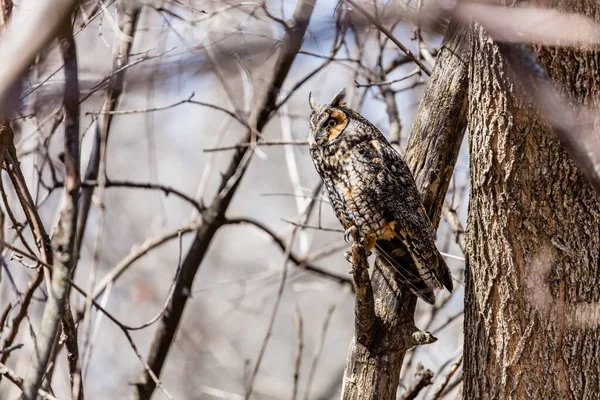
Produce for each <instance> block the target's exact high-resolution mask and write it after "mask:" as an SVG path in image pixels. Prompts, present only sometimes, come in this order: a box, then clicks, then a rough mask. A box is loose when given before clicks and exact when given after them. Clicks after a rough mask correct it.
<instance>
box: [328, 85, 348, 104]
mask: <svg viewBox="0 0 600 400" xmlns="http://www.w3.org/2000/svg"><path fill="white" fill-rule="evenodd" d="M344 97H346V88H343V89H342V90H340V91H339V92H338V94H336V95H335V96H333V100H331V104H330V105H331V107H345V106H346V102H345V101H344Z"/></svg>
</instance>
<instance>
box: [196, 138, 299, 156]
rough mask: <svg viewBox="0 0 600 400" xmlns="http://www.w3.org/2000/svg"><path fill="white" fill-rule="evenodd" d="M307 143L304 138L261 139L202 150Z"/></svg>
mask: <svg viewBox="0 0 600 400" xmlns="http://www.w3.org/2000/svg"><path fill="white" fill-rule="evenodd" d="M307 144H308V142H307V141H306V140H291V141H290V140H261V141H260V142H257V143H240V144H236V145H234V146H223V147H211V148H208V149H204V152H205V153H212V152H215V151H226V150H239V149H243V148H246V147H250V146H256V147H260V146H306V145H307Z"/></svg>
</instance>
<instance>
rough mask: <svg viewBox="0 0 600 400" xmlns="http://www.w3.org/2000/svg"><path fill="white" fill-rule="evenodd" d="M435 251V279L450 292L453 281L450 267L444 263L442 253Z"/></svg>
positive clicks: (452, 287)
mask: <svg viewBox="0 0 600 400" xmlns="http://www.w3.org/2000/svg"><path fill="white" fill-rule="evenodd" d="M436 253H437V262H438V265H437V268H436V269H435V271H436V274H435V275H436V279H437V280H438V281H439V282H440V283H441V284H442V285H444V287H445V288H446V289H448V291H449V292H450V293H452V290H453V289H454V283H453V282H452V275H450V268H448V265H447V264H446V261H445V260H444V257H443V256H442V254H441V253H440V252H439V251H436Z"/></svg>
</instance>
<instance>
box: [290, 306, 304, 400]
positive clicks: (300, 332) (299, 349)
mask: <svg viewBox="0 0 600 400" xmlns="http://www.w3.org/2000/svg"><path fill="white" fill-rule="evenodd" d="M294 316H295V320H296V331H297V343H296V361H295V362H294V390H293V391H292V400H296V398H297V397H298V383H299V382H300V369H301V367H302V349H303V348H304V332H303V322H302V314H301V313H300V307H299V306H298V305H297V304H296V312H295V313H294Z"/></svg>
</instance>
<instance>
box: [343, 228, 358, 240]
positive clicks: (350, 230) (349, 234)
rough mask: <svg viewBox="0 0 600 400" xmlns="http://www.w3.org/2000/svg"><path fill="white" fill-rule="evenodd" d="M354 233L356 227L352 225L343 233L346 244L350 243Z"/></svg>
mask: <svg viewBox="0 0 600 400" xmlns="http://www.w3.org/2000/svg"><path fill="white" fill-rule="evenodd" d="M354 232H356V226H354V225H352V226H351V227H350V228H348V229H346V230H345V231H344V240H345V241H346V243H349V242H350V238H351V237H352V235H353V234H354Z"/></svg>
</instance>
